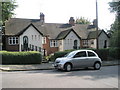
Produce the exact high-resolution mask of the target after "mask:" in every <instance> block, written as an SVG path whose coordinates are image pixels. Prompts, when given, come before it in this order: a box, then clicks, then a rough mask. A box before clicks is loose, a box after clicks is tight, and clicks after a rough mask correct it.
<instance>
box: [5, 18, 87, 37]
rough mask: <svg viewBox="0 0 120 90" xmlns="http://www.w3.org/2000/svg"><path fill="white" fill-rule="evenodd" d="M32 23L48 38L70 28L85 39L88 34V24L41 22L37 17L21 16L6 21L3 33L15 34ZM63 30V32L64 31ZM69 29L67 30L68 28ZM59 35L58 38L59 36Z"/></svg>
mask: <svg viewBox="0 0 120 90" xmlns="http://www.w3.org/2000/svg"><path fill="white" fill-rule="evenodd" d="M31 23H32V24H33V25H34V26H35V27H36V28H37V29H38V30H39V31H40V32H41V33H43V35H47V36H49V38H50V39H56V38H57V37H58V36H59V35H60V34H61V35H60V36H62V34H63V35H66V34H65V33H67V31H65V30H68V29H70V28H72V29H73V30H74V31H75V32H76V33H77V34H78V35H79V37H81V38H82V39H86V38H87V37H88V34H89V29H88V26H89V25H87V24H86V25H83V24H82V25H81V24H75V26H71V25H70V24H62V23H41V22H40V20H39V19H21V18H11V19H10V20H9V21H8V22H6V26H5V27H6V28H5V34H6V35H17V34H19V33H20V32H21V31H22V30H24V29H25V28H26V27H27V26H28V25H30V24H31ZM64 31H65V32H64ZM68 31H69V30H68ZM60 36H59V38H60Z"/></svg>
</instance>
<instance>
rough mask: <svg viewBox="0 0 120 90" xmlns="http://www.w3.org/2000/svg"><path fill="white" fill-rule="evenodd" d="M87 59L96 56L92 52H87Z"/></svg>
mask: <svg viewBox="0 0 120 90" xmlns="http://www.w3.org/2000/svg"><path fill="white" fill-rule="evenodd" d="M88 57H96V55H95V54H94V53H93V52H89V51H88Z"/></svg>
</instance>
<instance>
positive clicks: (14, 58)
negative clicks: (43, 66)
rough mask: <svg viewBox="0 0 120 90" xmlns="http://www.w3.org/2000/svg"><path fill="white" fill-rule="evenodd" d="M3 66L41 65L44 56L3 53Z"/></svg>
mask: <svg viewBox="0 0 120 90" xmlns="http://www.w3.org/2000/svg"><path fill="white" fill-rule="evenodd" d="M0 54H2V64H40V63H41V61H42V55H41V54H40V53H39V52H35V51H30V52H7V51H1V52H0Z"/></svg>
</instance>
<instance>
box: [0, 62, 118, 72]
mask: <svg viewBox="0 0 120 90" xmlns="http://www.w3.org/2000/svg"><path fill="white" fill-rule="evenodd" d="M119 61H120V60H113V61H103V62H102V66H113V65H120V63H119ZM53 63H54V62H48V63H42V64H31V65H0V71H29V70H52V69H54V67H53V66H52V64H53Z"/></svg>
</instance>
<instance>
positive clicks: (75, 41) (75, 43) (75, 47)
mask: <svg viewBox="0 0 120 90" xmlns="http://www.w3.org/2000/svg"><path fill="white" fill-rule="evenodd" d="M77 44H78V41H77V40H74V46H73V49H77Z"/></svg>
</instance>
